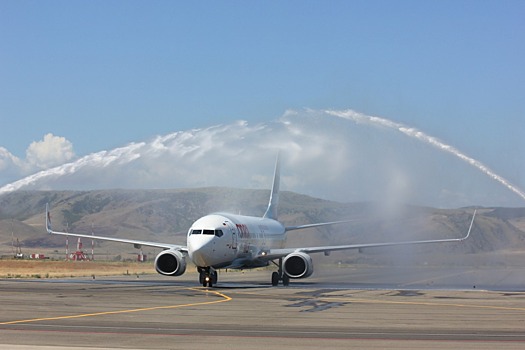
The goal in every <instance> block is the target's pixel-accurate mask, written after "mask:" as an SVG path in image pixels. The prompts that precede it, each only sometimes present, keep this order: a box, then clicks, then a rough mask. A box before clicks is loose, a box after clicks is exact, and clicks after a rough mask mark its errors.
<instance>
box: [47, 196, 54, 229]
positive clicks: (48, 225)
mask: <svg viewBox="0 0 525 350" xmlns="http://www.w3.org/2000/svg"><path fill="white" fill-rule="evenodd" d="M46 230H47V233H53V229H52V228H51V214H50V213H49V203H46Z"/></svg>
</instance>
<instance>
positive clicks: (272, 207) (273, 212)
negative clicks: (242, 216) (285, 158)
mask: <svg viewBox="0 0 525 350" xmlns="http://www.w3.org/2000/svg"><path fill="white" fill-rule="evenodd" d="M280 182H281V154H280V153H278V154H277V160H276V161H275V172H274V174H273V185H272V193H271V194H270V202H269V203H268V209H266V213H264V215H263V218H268V219H274V220H277V207H278V205H279V184H280Z"/></svg>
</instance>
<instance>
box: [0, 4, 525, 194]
mask: <svg viewBox="0 0 525 350" xmlns="http://www.w3.org/2000/svg"><path fill="white" fill-rule="evenodd" d="M523 18H525V2H523V1H446V0H444V1H286V2H282V1H253V2H247V1H224V2H211V1H210V2H208V1H204V2H199V3H197V4H196V3H194V2H171V1H5V0H2V1H0V63H1V64H0V121H1V127H0V147H3V148H4V149H5V150H6V151H7V152H9V153H10V154H11V155H13V156H14V157H17V158H20V159H25V158H26V150H28V147H29V146H30V144H31V143H32V142H35V141H42V140H44V135H46V134H48V133H52V134H53V135H55V136H59V137H63V138H65V139H66V140H67V141H68V142H70V144H69V147H68V150H69V151H71V149H72V151H73V152H74V154H75V156H76V157H81V156H84V155H88V154H90V153H93V152H98V151H101V150H110V149H113V148H116V147H120V146H123V145H125V144H127V143H129V142H134V141H142V140H150V139H152V138H153V137H155V136H156V135H165V134H168V133H170V132H173V131H178V130H189V129H192V128H202V127H208V126H212V125H217V124H228V123H232V122H234V121H236V120H240V119H242V120H247V121H248V122H249V123H253V124H256V123H260V122H266V121H270V120H275V119H278V118H279V117H281V116H282V115H283V114H284V113H285V111H286V110H288V109H295V110H299V109H303V108H312V109H327V108H331V109H341V110H343V109H353V110H356V111H359V112H362V113H365V114H368V115H377V116H380V117H383V118H387V119H390V120H394V121H396V122H399V123H402V124H406V125H409V126H414V127H417V128H418V129H420V130H423V131H424V132H426V133H427V134H429V135H432V136H435V137H438V138H439V139H441V140H444V141H445V142H446V143H449V144H451V145H453V146H455V147H457V148H458V149H460V150H462V151H464V152H465V153H467V154H468V155H470V156H472V157H474V158H476V159H478V160H481V161H482V162H484V163H485V164H487V165H489V166H490V167H491V168H492V169H494V170H496V171H497V172H498V173H500V174H503V175H504V176H505V177H507V178H508V179H510V180H511V181H512V182H513V183H514V184H516V185H518V186H521V187H525V140H524V136H525V65H524V64H523V62H525V45H523V43H524V42H525V21H523ZM4 153H5V152H4ZM0 163H1V162H0ZM0 168H1V167H0ZM1 171H2V169H0V172H1Z"/></svg>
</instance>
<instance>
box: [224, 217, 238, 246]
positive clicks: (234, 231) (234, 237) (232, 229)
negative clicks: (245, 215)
mask: <svg viewBox="0 0 525 350" xmlns="http://www.w3.org/2000/svg"><path fill="white" fill-rule="evenodd" d="M226 223H227V224H228V229H229V230H230V232H231V236H232V243H231V246H230V247H231V249H235V250H236V249H237V229H236V228H235V226H234V225H233V224H232V223H231V222H229V221H226Z"/></svg>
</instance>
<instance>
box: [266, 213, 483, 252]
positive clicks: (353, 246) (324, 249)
mask: <svg viewBox="0 0 525 350" xmlns="http://www.w3.org/2000/svg"><path fill="white" fill-rule="evenodd" d="M475 217H476V210H474V214H473V215H472V220H471V221H470V226H469V229H468V232H467V234H466V235H465V236H464V237H461V238H449V239H432V240H425V241H404V242H386V243H364V244H349V245H338V246H322V247H306V248H283V249H270V250H269V251H264V252H261V253H260V254H259V256H257V259H262V260H267V261H269V260H275V259H279V258H283V257H285V256H286V255H288V254H291V253H295V252H303V253H322V252H324V253H325V254H327V253H329V252H334V251H338V250H350V249H360V248H373V247H389V246H396V245H411V244H429V243H445V242H461V241H464V240H466V239H467V238H469V236H470V231H472V226H473V225H474V218H475ZM314 225H315V224H314Z"/></svg>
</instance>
